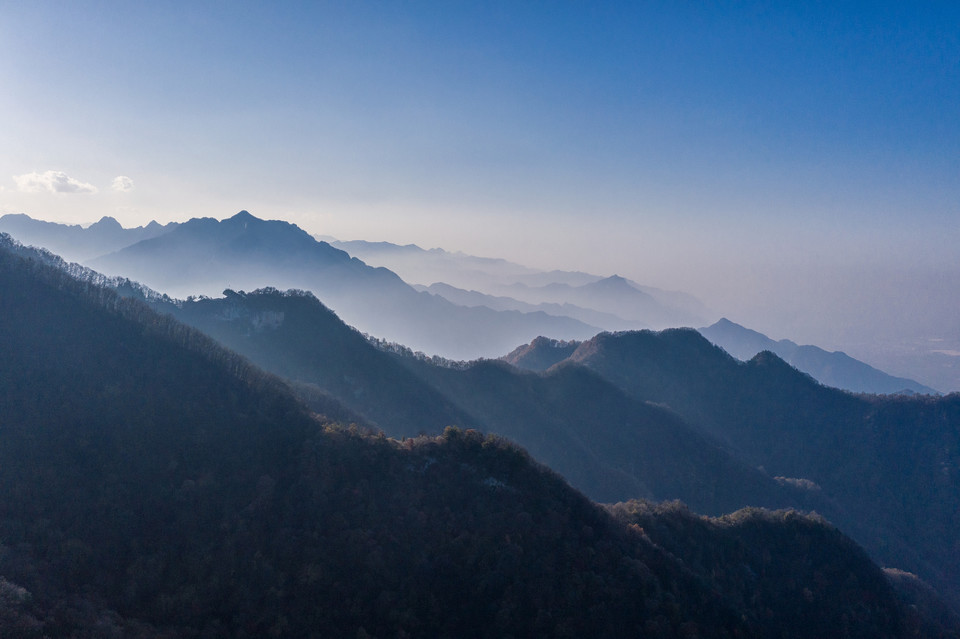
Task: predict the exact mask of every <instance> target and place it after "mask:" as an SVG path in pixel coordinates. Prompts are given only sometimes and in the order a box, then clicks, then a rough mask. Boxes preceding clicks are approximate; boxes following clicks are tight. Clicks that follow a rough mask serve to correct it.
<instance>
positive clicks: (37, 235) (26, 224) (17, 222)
mask: <svg viewBox="0 0 960 639" xmlns="http://www.w3.org/2000/svg"><path fill="white" fill-rule="evenodd" d="M176 227H177V224H176V223H174V222H171V223H169V224H165V225H160V224H158V223H157V222H150V224H148V225H147V226H140V227H137V228H131V229H125V228H123V227H122V226H120V223H119V222H117V220H115V219H114V218H112V217H103V218H101V219H100V221H99V222H96V223H95V224H91V225H90V226H88V227H86V228H84V227H81V226H79V225H67V224H57V223H54V222H44V221H42V220H35V219H33V218H31V217H30V216H28V215H24V214H22V213H17V214H14V213H11V214H8V215H4V216H0V232H2V233H9V234H10V235H11V236H13V237H15V238H17V239H18V240H19V241H21V242H23V243H24V244H32V245H34V246H42V247H44V248H46V249H49V250H50V251H53V252H54V253H56V254H57V255H60V256H61V257H63V258H64V259H67V260H70V261H74V262H85V261H86V260H89V259H93V258H95V257H98V256H100V255H104V254H106V253H112V252H114V251H117V250H120V249H122V248H124V247H125V246H130V245H131V244H134V243H136V242H139V241H140V240H146V239H149V238H152V237H157V236H159V235H163V234H164V233H167V232H169V231H172V230H173V229H174V228H176Z"/></svg>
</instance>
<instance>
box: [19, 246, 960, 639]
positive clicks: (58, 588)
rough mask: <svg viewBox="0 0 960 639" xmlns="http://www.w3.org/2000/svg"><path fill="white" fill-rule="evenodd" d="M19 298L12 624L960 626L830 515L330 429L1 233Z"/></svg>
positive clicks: (482, 444) (466, 442)
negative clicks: (609, 493) (632, 496)
mask: <svg viewBox="0 0 960 639" xmlns="http://www.w3.org/2000/svg"><path fill="white" fill-rule="evenodd" d="M239 295H240V294H239V293H238V294H237V296H239ZM266 295H267V296H270V295H273V293H266ZM286 298H287V299H290V298H296V299H299V300H302V299H306V300H308V301H309V300H310V299H311V298H309V297H307V296H305V295H303V294H292V295H287V296H286ZM0 299H2V300H3V312H2V313H0V347H2V350H3V353H4V357H3V358H0V379H3V380H4V383H3V384H2V385H0V415H2V419H3V427H2V428H0V489H2V490H0V495H2V498H0V539H2V545H0V630H2V631H3V635H4V636H11V637H46V636H64V637H94V636H96V637H102V636H116V637H172V638H180V637H184V638H186V637H259V636H275V637H307V636H358V637H368V636H462V637H494V636H507V635H512V636H611V635H618V636H645V637H646V636H650V637H689V636H701V637H767V636H796V637H822V636H849V637H915V636H920V637H934V636H956V635H955V633H956V627H955V626H953V627H951V626H950V625H949V623H952V622H951V619H950V618H949V614H948V613H945V612H944V611H942V610H941V609H940V608H938V604H937V602H936V598H935V597H933V596H932V595H930V593H929V591H927V590H925V589H924V587H923V585H922V584H921V583H919V582H917V581H916V580H915V579H914V578H912V577H910V576H909V575H905V574H904V573H900V572H896V571H893V572H891V571H886V572H884V571H881V570H880V569H879V568H878V567H877V566H876V565H874V564H873V563H872V562H871V561H870V560H869V559H868V558H867V556H866V554H865V553H864V552H863V551H862V550H861V549H860V548H859V547H858V546H856V544H854V543H853V542H851V541H850V540H849V539H848V538H846V537H845V536H844V535H843V534H841V533H840V532H839V531H837V530H836V529H835V528H833V527H831V526H830V525H829V524H827V523H826V522H824V521H823V520H822V519H821V518H818V517H813V516H804V515H800V514H797V513H792V512H773V513H771V512H768V511H758V510H755V509H754V510H750V509H748V510H743V511H740V512H738V513H735V514H733V515H730V516H726V517H722V518H718V519H709V518H704V517H700V516H697V515H694V514H692V513H690V512H689V511H687V510H685V509H683V508H682V507H678V506H655V505H651V504H646V503H644V502H638V501H631V502H626V503H623V504H619V505H617V506H612V507H607V508H604V507H600V506H597V505H596V504H594V503H592V502H590V501H589V500H587V499H586V498H584V497H583V496H582V495H580V494H579V493H577V492H576V491H575V490H573V489H571V488H570V487H569V486H568V485H567V484H566V483H565V482H564V481H563V480H562V479H560V478H559V477H558V476H557V475H556V474H554V473H552V472H550V471H549V470H547V469H545V468H544V467H542V466H539V465H537V464H535V463H533V462H532V461H531V459H530V457H529V456H528V455H527V454H526V453H524V452H523V451H522V450H521V449H518V448H516V447H515V446H513V445H510V444H508V443H506V442H504V441H503V440H501V439H498V438H496V437H493V436H486V437H485V436H483V435H481V434H479V433H477V432H476V431H470V430H466V431H464V430H462V429H458V428H448V429H446V430H445V431H444V433H443V434H442V435H441V436H438V437H417V438H413V439H406V440H403V439H402V438H401V439H389V438H386V437H384V436H383V435H382V434H381V435H378V434H376V433H372V434H364V432H363V430H362V429H360V428H358V427H357V426H353V427H350V428H345V427H341V426H337V425H335V424H331V423H330V422H329V421H326V420H324V419H323V418H322V417H318V416H316V415H315V414H311V413H310V412H309V411H308V410H307V408H306V407H305V406H303V405H302V404H300V403H299V402H298V401H297V400H296V399H295V397H294V394H293V391H291V390H290V388H289V387H288V386H287V385H286V384H285V383H284V382H282V381H281V380H280V379H279V378H276V377H273V376H271V375H269V374H267V373H264V372H262V371H260V370H258V369H257V368H255V367H254V366H252V365H251V364H250V363H249V362H248V361H247V360H245V359H244V358H242V357H240V356H238V355H236V354H234V353H232V352H230V351H227V350H225V349H224V348H223V347H222V346H219V345H218V344H216V343H215V342H214V341H213V340H211V339H210V338H209V337H207V336H205V335H204V334H202V333H200V332H198V331H196V330H194V329H190V328H188V327H186V326H184V325H183V324H181V323H179V322H178V321H176V320H174V319H173V318H171V317H170V316H165V315H159V314H157V313H156V312H154V311H152V310H150V309H149V308H148V307H147V306H146V305H145V304H144V303H143V302H141V301H139V300H136V299H131V298H122V297H120V296H118V295H117V294H116V293H115V292H113V291H112V290H109V289H105V288H103V287H101V286H99V285H97V284H96V283H95V282H93V281H91V280H89V279H79V280H78V279H75V278H74V277H72V276H71V275H69V274H67V273H66V272H64V271H63V270H61V269H58V268H56V267H55V266H51V265H50V263H49V256H44V255H39V256H37V255H31V253H30V251H29V250H25V249H23V247H18V246H17V245H16V244H15V243H13V242H11V241H10V240H9V238H7V237H3V236H0ZM152 299H153V300H154V301H157V300H162V298H160V297H159V296H152ZM202 302H203V301H202V300H200V301H195V302H194V303H202ZM311 303H312V302H311ZM286 318H287V316H286V315H284V316H283V318H280V317H278V316H277V315H269V314H264V315H261V316H260V317H259V319H258V320H257V321H255V322H253V323H252V324H251V330H253V331H256V330H260V331H270V330H274V329H275V328H279V327H282V326H283V325H284V324H285V323H286V321H287V319H286ZM224 321H232V320H230V319H229V315H228V316H227V317H226V318H225V320H224ZM417 361H422V360H419V359H418V360H417ZM497 366H500V367H502V366H505V365H504V364H498V365H497ZM568 368H569V367H568ZM449 370H453V369H449ZM489 370H490V369H489V368H480V369H479V373H480V374H481V375H485V374H486V371H489ZM570 370H571V371H573V372H575V373H576V374H577V375H584V374H587V375H589V376H591V377H592V378H593V379H599V378H598V377H596V376H595V375H594V374H593V373H588V372H587V371H586V370H585V369H583V368H582V367H574V368H571V369H570ZM514 374H515V375H516V374H517V373H514ZM525 376H526V377H528V378H529V379H530V380H534V379H547V378H542V377H540V376H539V375H534V374H529V373H528V374H525ZM328 406H329V407H331V408H334V409H335V408H336V402H335V400H332V399H329V400H328ZM344 411H346V409H344ZM674 419H675V418H674ZM677 424H679V422H674V425H675V426H676V425H677ZM612 426H613V424H611V427H612ZM945 615H946V616H945ZM945 622H946V623H945Z"/></svg>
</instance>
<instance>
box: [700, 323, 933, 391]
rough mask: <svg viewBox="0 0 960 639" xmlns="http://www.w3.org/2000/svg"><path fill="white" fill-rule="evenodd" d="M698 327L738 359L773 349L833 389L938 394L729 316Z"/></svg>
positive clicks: (845, 356)
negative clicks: (776, 337)
mask: <svg viewBox="0 0 960 639" xmlns="http://www.w3.org/2000/svg"><path fill="white" fill-rule="evenodd" d="M699 330H700V333H701V334H702V335H703V336H704V337H706V338H707V339H708V340H710V341H711V342H713V343H714V344H716V345H717V346H719V347H721V348H723V349H724V350H725V351H727V352H728V353H730V354H731V355H733V356H734V357H736V358H738V359H742V360H748V359H750V358H752V357H753V356H754V355H756V354H757V353H760V352H761V351H770V352H772V353H776V354H777V356H778V357H780V358H781V359H782V360H784V361H785V362H787V363H788V364H790V365H791V366H794V367H796V368H797V369H798V370H800V371H802V372H804V373H807V374H808V375H811V376H812V377H813V378H814V379H816V380H817V381H819V382H821V383H823V384H826V385H827V386H833V387H834V388H840V389H842V390H848V391H853V392H855V393H875V394H897V393H906V394H910V393H920V394H936V393H937V391H935V390H934V389H932V388H930V387H929V386H924V385H923V384H920V383H919V382H916V381H914V380H912V379H906V378H903V377H894V376H892V375H888V374H886V373H884V372H883V371H880V370H877V369H876V368H873V367H872V366H869V365H867V364H864V363H863V362H861V361H858V360H856V359H854V358H852V357H850V356H849V355H847V354H846V353H840V352H828V351H825V350H823V349H822V348H818V347H816V346H800V345H798V344H796V343H794V342H791V341H790V340H787V339H782V340H779V341H774V340H772V339H770V338H769V337H767V336H766V335H764V334H762V333H758V332H757V331H753V330H750V329H748V328H744V327H743V326H740V325H739V324H735V323H734V322H731V321H730V320H728V319H726V318H724V319H721V320H720V321H718V322H717V323H715V324H713V325H711V326H708V327H706V328H701V329H699Z"/></svg>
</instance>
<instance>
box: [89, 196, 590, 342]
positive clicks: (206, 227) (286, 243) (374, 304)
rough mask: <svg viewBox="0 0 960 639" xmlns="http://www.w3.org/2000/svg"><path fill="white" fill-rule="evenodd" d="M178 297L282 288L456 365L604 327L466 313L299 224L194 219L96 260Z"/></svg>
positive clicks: (104, 268) (537, 316) (243, 216)
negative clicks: (543, 337) (308, 294)
mask: <svg viewBox="0 0 960 639" xmlns="http://www.w3.org/2000/svg"><path fill="white" fill-rule="evenodd" d="M89 265H90V266H92V267H93V268H95V269H97V270H99V271H101V272H106V273H109V274H118V275H124V276H126V277H130V278H132V279H135V280H137V281H140V282H143V283H144V284H146V285H148V286H150V287H151V288H154V289H157V290H160V291H163V292H165V293H168V294H170V295H174V296H177V297H186V296H188V295H198V294H199V295H210V296H215V295H219V294H220V292H221V291H223V290H224V289H225V288H233V289H245V290H254V289H257V288H262V287H267V286H276V287H281V288H284V289H287V288H294V289H303V290H309V291H312V292H314V293H315V294H316V295H317V296H318V297H321V298H322V299H324V300H325V302H326V303H327V304H329V306H330V307H331V308H333V309H334V310H336V312H337V314H338V315H339V316H340V317H342V318H343V319H344V321H346V322H347V323H349V324H350V325H352V326H356V327H357V328H359V329H360V330H362V331H364V332H367V333H370V334H374V335H377V336H378V337H381V338H383V339H387V340H390V341H397V342H401V343H403V344H406V345H408V346H410V347H412V348H415V349H417V350H422V351H425V352H428V353H436V354H441V355H443V356H445V357H451V358H454V359H470V358H475V357H481V356H496V355H499V354H501V353H503V352H506V351H507V350H509V349H510V348H512V347H513V346H514V345H515V344H517V343H518V341H517V337H518V336H523V337H522V338H521V339H520V340H519V341H527V340H530V339H533V337H535V336H536V335H538V334H541V333H542V334H547V335H554V336H556V337H558V338H562V339H570V338H584V337H588V336H590V335H592V334H594V333H595V332H596V330H597V329H596V328H595V327H592V326H589V325H587V324H584V323H582V322H579V321H577V320H574V319H570V318H566V317H554V316H550V315H547V314H545V313H520V312H517V311H505V312H497V311H493V310H491V309H488V308H466V307H462V306H457V305H455V304H452V303H450V302H448V301H447V300H445V299H443V298H440V297H437V296H434V295H430V294H428V293H419V292H417V291H415V290H414V289H413V288H411V287H410V286H408V285H407V284H406V283H404V282H403V281H402V280H401V279H400V278H399V277H397V276H396V275H395V274H394V273H393V272H391V271H388V270H387V269H384V268H372V267H370V266H367V265H366V264H364V263H363V262H361V261H360V260H358V259H356V258H351V257H350V256H349V255H347V254H346V253H344V252H343V251H341V250H338V249H335V248H333V247H332V246H330V245H329V244H327V243H326V242H318V241H316V240H315V239H314V238H312V237H311V236H310V235H308V234H307V233H306V232H305V231H303V230H301V229H299V228H298V227H296V226H294V225H292V224H288V223H286V222H279V221H264V220H260V219H258V218H255V217H253V216H252V215H250V214H249V213H247V212H246V211H243V212H241V213H238V214H237V215H235V216H234V217H232V218H229V219H226V220H223V221H222V222H218V221H216V220H213V219H210V218H204V219H194V220H190V221H189V222H186V223H184V224H182V225H180V226H179V227H178V228H176V229H175V230H173V231H171V232H170V233H167V234H165V235H163V236H161V237H157V238H154V239H152V240H148V241H144V242H140V243H137V244H134V245H132V246H129V247H127V248H125V249H123V250H121V251H118V252H116V253H113V254H111V255H106V256H103V257H101V258H98V259H96V260H93V261H91V262H90V263H89Z"/></svg>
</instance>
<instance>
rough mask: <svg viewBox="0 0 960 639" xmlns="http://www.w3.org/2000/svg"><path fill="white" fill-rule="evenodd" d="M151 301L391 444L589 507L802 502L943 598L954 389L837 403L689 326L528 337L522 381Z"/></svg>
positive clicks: (248, 314) (269, 321) (282, 311)
mask: <svg viewBox="0 0 960 639" xmlns="http://www.w3.org/2000/svg"><path fill="white" fill-rule="evenodd" d="M155 306H156V307H157V308H159V309H161V310H165V311H166V312H169V313H172V314H173V315H175V316H176V317H178V318H180V319H181V320H182V321H185V322H187V323H189V324H191V325H193V326H195V327H197V328H199V329H200V330H202V331H204V332H205V333H207V334H210V335H212V336H214V337H215V338H216V339H218V340H219V341H220V342H222V343H223V344H225V345H227V346H228V347H230V348H231V349H234V350H236V351H237V352H240V353H242V354H244V355H245V356H247V357H249V358H251V360H252V361H254V362H255V363H257V364H258V365H260V366H263V367H265V368H266V369H267V370H270V371H272V372H274V373H277V374H279V375H282V376H284V377H286V378H288V379H290V380H292V381H293V382H294V383H295V386H296V387H297V388H306V389H312V390H314V391H320V392H322V393H326V394H327V395H329V396H332V397H333V398H335V399H336V400H338V401H340V402H342V403H343V404H344V405H345V406H347V407H348V408H349V409H350V410H351V411H352V412H353V413H354V414H356V415H357V417H358V418H359V419H360V420H362V423H367V424H369V425H371V426H375V427H378V428H382V429H383V430H384V431H385V432H386V433H387V434H389V435H391V436H394V437H405V436H406V437H410V436H414V435H416V434H420V433H437V432H440V431H441V430H442V429H443V428H444V427H445V426H447V425H451V424H457V425H460V426H463V427H468V428H477V429H480V430H483V431H486V432H496V433H499V434H500V435H503V436H506V437H508V438H509V439H511V440H513V441H516V442H518V443H519V444H521V445H522V446H524V447H525V448H526V449H527V450H529V451H530V453H531V454H532V455H533V456H534V458H535V459H537V460H538V461H540V462H542V463H545V464H547V465H548V466H550V467H551V468H553V469H554V470H556V471H558V472H560V473H561V474H562V475H563V476H564V477H565V478H566V479H567V480H568V481H570V482H571V484H572V485H573V486H574V487H576V488H578V489H580V490H582V491H584V492H585V493H586V494H587V495H588V496H590V497H592V498H594V499H598V500H602V501H619V500H624V499H629V498H630V497H638V496H642V497H646V498H650V499H657V500H663V499H682V500H683V501H685V502H686V503H688V504H689V505H691V507H693V508H695V509H696V510H698V511H701V512H704V513H707V514H714V515H716V514H721V513H724V512H729V511H730V510H733V509H736V508H740V507H743V506H746V505H753V506H756V505H762V506H768V507H795V508H801V509H803V510H817V511H818V512H820V513H822V514H825V515H827V516H828V517H829V518H830V519H831V521H834V522H835V523H837V524H838V525H840V526H841V528H842V529H843V530H845V531H846V532H848V533H849V534H851V535H853V536H854V537H855V538H856V539H858V540H859V541H860V542H861V543H862V544H864V545H865V546H866V547H867V548H868V550H870V551H871V553H873V555H874V556H875V557H877V558H878V559H879V560H882V561H883V562H885V563H887V564H889V565H894V566H898V567H901V568H907V569H909V570H911V571H914V572H918V573H920V574H921V575H923V576H924V577H925V578H926V579H928V580H929V581H931V582H933V583H935V584H936V585H937V587H938V588H940V589H941V590H942V591H944V592H947V593H955V592H956V584H957V583H958V580H957V574H958V573H957V564H956V559H955V555H954V553H953V544H954V543H955V542H954V541H953V540H955V539H956V538H957V535H958V523H960V522H958V521H957V520H956V518H955V516H954V514H953V513H955V509H954V506H957V507H960V504H957V503H956V500H957V494H958V491H957V488H958V486H957V483H958V477H957V474H956V472H955V471H954V470H953V469H955V468H957V467H958V464H960V459H958V458H957V457H956V451H957V450H958V449H960V433H958V432H957V427H956V424H957V423H958V420H960V415H958V414H957V411H958V409H960V407H958V403H957V397H956V396H950V397H946V398H935V397H917V398H908V397H888V398H880V397H869V396H859V397H858V396H854V395H851V394H849V393H844V392H841V391H838V390H835V389H830V388H827V387H824V386H822V385H820V384H818V383H817V382H815V381H814V380H813V379H812V378H810V377H809V376H807V375H804V374H802V373H800V372H799V371H797V370H795V369H793V368H791V367H790V366H789V365H787V364H786V363H785V362H783V361H782V360H780V359H779V358H777V357H776V356H775V355H774V354H772V353H769V352H764V353H762V354H761V355H759V356H757V357H755V358H753V359H752V360H750V361H749V362H746V363H743V362H738V361H737V360H735V359H734V358H732V357H731V356H730V355H728V354H726V353H725V352H723V351H722V350H720V349H719V348H717V347H716V346H713V345H711V344H709V342H707V341H706V339H704V338H703V337H702V336H701V335H699V334H698V333H697V332H696V331H693V330H692V329H690V330H676V331H667V332H664V333H651V332H644V331H641V332H627V333H622V334H618V335H611V334H602V335H599V336H597V337H595V338H593V339H592V340H589V341H586V342H582V343H581V342H557V341H553V340H547V339H543V338H542V339H538V340H534V342H532V343H531V344H529V345H528V346H527V347H525V348H524V349H521V351H522V358H514V361H515V363H517V364H520V365H523V364H524V362H530V361H534V360H536V361H538V362H539V365H538V366H537V368H540V369H541V370H545V369H549V370H546V372H545V373H541V374H534V373H532V372H526V373H525V372H523V371H520V370H517V369H515V368H513V367H511V366H508V365H507V364H505V363H498V362H494V361H479V362H473V363H451V362H446V361H438V360H436V359H429V358H424V357H417V356H416V355H414V354H413V353H412V352H411V351H409V349H404V348H402V347H398V346H396V345H392V344H383V343H379V344H378V343H376V342H371V341H370V340H368V339H365V338H364V337H363V336H361V335H360V334H358V333H357V332H356V331H354V330H352V329H350V328H349V327H348V326H346V325H345V324H343V323H342V322H341V321H340V320H339V319H338V318H336V316H335V315H334V314H333V313H332V312H330V311H329V310H328V309H326V308H325V307H324V306H323V305H322V304H321V303H320V302H319V301H318V300H316V299H315V298H314V297H312V296H310V295H306V294H303V293H297V292H288V293H281V292H279V291H277V290H261V291H256V292H252V293H232V292H231V293H230V294H229V295H228V296H227V297H226V298H222V299H200V300H188V301H185V302H182V303H179V304H171V303H169V302H156V303H155ZM308 401H309V398H308ZM758 467H762V468H761V469H760V470H758ZM907 495H909V496H910V497H909V499H907V498H906V496H907ZM917 521H924V522H927V523H928V525H926V526H923V527H916V526H914V525H913V523H912V522H917Z"/></svg>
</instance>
